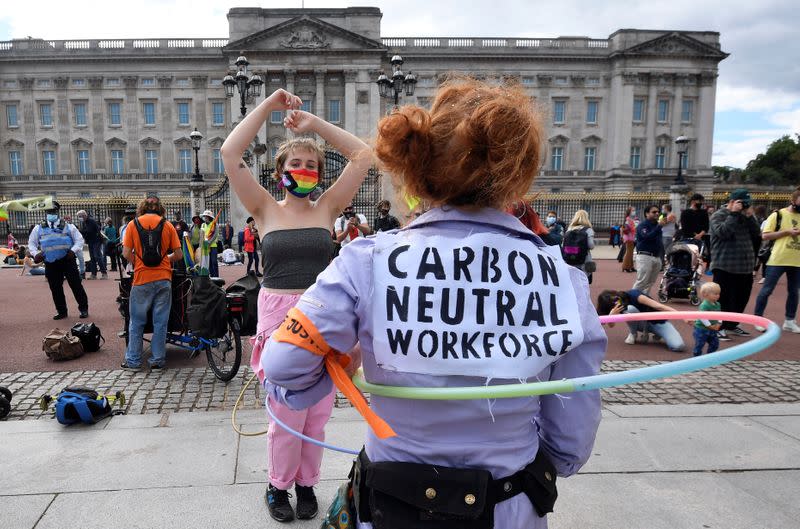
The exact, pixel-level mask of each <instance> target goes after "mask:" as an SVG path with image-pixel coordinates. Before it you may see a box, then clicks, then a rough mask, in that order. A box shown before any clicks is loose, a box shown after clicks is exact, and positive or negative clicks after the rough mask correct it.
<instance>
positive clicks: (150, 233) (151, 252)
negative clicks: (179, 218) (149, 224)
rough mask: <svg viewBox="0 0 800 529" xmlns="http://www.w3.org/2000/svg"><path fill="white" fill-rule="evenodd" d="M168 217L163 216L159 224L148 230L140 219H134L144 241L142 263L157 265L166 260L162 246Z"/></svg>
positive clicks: (151, 265) (150, 265)
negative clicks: (163, 232) (162, 236)
mask: <svg viewBox="0 0 800 529" xmlns="http://www.w3.org/2000/svg"><path fill="white" fill-rule="evenodd" d="M165 222H166V219H165V218H164V217H161V220H160V221H159V223H158V226H156V227H155V228H153V229H152V230H146V229H145V228H144V227H142V225H141V223H139V219H138V218H136V219H133V224H134V226H136V231H137V232H139V240H140V241H141V243H142V255H141V256H140V257H141V259H142V263H144V265H145V266H149V267H156V266H158V265H160V264H161V261H163V260H164V255H166V254H165V252H164V250H163V249H162V248H161V232H162V231H163V230H164V223H165Z"/></svg>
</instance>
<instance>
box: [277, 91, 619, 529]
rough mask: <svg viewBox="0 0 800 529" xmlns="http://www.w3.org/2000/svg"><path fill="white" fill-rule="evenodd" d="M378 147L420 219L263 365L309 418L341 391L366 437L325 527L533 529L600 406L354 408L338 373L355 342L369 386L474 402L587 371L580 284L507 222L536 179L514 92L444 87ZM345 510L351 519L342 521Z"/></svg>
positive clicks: (580, 459) (382, 241)
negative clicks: (485, 393)
mask: <svg viewBox="0 0 800 529" xmlns="http://www.w3.org/2000/svg"><path fill="white" fill-rule="evenodd" d="M377 134H378V135H377V139H376V141H375V153H376V157H377V158H378V159H379V160H380V162H381V164H382V166H383V167H384V168H385V169H386V170H387V171H389V172H391V174H392V175H393V177H394V178H395V179H396V182H398V183H399V184H401V186H402V188H403V191H405V192H406V193H407V194H408V195H410V196H415V197H418V198H419V199H420V201H422V202H423V203H425V204H429V205H430V209H429V210H428V211H427V212H425V213H423V214H422V215H421V216H420V217H419V218H417V219H416V220H414V221H413V222H411V223H410V224H408V225H407V226H405V227H404V228H402V229H400V230H392V231H388V232H385V231H384V232H380V233H378V234H376V236H375V237H361V238H358V239H356V240H354V241H353V242H351V243H350V244H348V245H347V246H345V247H344V248H343V249H342V251H341V253H340V254H339V256H338V257H337V258H336V259H334V261H333V262H332V263H331V264H330V266H328V268H327V269H326V270H325V271H324V272H323V273H321V274H320V275H319V277H318V278H317V281H316V283H315V284H314V285H313V286H312V287H311V288H309V289H308V290H307V291H306V292H305V293H304V294H303V296H302V297H301V299H300V301H298V303H297V305H296V306H295V307H292V309H291V310H290V312H289V314H288V315H287V323H286V324H284V325H281V326H280V327H279V328H278V329H277V330H276V331H275V332H274V333H273V334H272V335H271V337H270V340H269V342H268V345H267V347H266V349H265V353H264V355H263V357H262V364H263V365H264V369H265V373H266V375H267V379H268V380H269V381H270V382H272V383H274V384H276V385H278V386H279V387H280V388H281V390H280V393H279V394H278V397H279V398H282V399H283V400H284V401H285V402H286V404H287V405H289V406H291V407H293V408H302V407H305V406H314V405H316V402H318V400H319V398H320V397H319V396H320V395H325V394H327V392H329V391H330V390H331V387H332V384H333V383H335V384H336V385H337V386H338V387H339V388H340V389H341V390H342V392H343V393H344V394H345V395H346V396H348V398H351V399H352V401H353V402H354V404H355V405H356V406H357V409H358V410H359V412H361V413H362V414H363V415H364V417H365V418H366V420H367V422H368V424H369V426H370V428H369V429H368V430H367V437H366V442H365V448H364V450H363V451H362V452H361V454H360V455H359V458H358V463H357V466H356V467H355V468H354V469H353V473H352V480H353V481H352V489H351V491H350V492H352V493H353V494H352V495H351V494H350V493H349V492H348V491H347V490H346V489H344V490H343V489H341V488H340V495H338V496H337V499H336V500H335V501H334V503H333V508H332V510H331V511H329V513H328V516H327V517H326V520H325V521H324V522H323V526H324V527H329V526H333V527H340V526H341V524H340V523H339V522H341V520H344V519H346V520H347V521H348V522H349V523H350V524H351V525H350V526H351V527H359V528H365V527H368V526H370V525H368V524H367V523H366V522H370V523H372V524H374V526H375V527H377V528H381V529H406V528H409V527H414V528H418V529H419V528H436V529H456V528H458V529H465V528H470V529H490V528H497V529H523V528H524V529H544V528H545V527H546V526H547V521H546V517H545V516H546V514H547V513H548V512H550V511H552V510H553V502H554V501H555V497H556V488H555V480H556V475H559V476H567V475H570V474H574V473H575V472H577V471H578V469H580V467H581V466H582V465H583V464H584V463H585V462H586V460H587V459H588V458H589V456H590V454H591V451H592V444H593V443H594V438H595V432H596V430H597V426H598V424H599V422H600V394H599V392H598V391H582V392H577V393H571V394H570V395H569V396H568V397H567V398H562V397H561V396H558V395H544V396H532V397H520V398H507V399H502V398H500V399H496V400H494V399H493V400H487V399H472V400H412V399H401V398H393V397H387V396H382V395H378V394H376V393H373V394H372V395H371V398H370V403H369V406H366V405H365V402H364V401H363V400H361V399H360V398H359V395H358V393H357V392H356V391H355V388H354V387H353V386H352V382H350V381H349V380H348V379H347V376H346V375H347V370H346V369H348V368H350V369H352V365H353V364H356V363H357V358H356V357H355V354H354V353H349V352H348V351H351V350H353V348H354V345H355V344H356V343H358V344H360V347H359V350H360V352H361V356H362V358H363V368H364V378H366V380H367V381H368V382H371V383H374V384H381V385H390V386H403V387H435V388H448V387H461V386H472V387H475V388H477V387H481V388H482V387H484V386H493V385H496V384H514V383H519V381H520V380H527V381H531V382H533V381H535V380H537V379H538V380H562V379H570V378H573V377H582V376H588V375H593V374H595V373H597V372H598V371H599V369H600V363H601V361H602V359H603V355H604V353H605V349H606V335H605V332H603V329H602V327H601V326H600V322H599V319H598V317H597V313H596V311H595V310H594V307H593V306H592V303H591V300H590V299H589V285H588V282H587V279H586V275H585V274H584V273H583V272H581V271H580V270H578V269H577V268H574V267H571V266H567V264H566V263H565V262H564V260H563V259H562V257H561V252H560V250H559V248H557V247H554V246H547V245H546V244H545V243H544V242H543V241H542V239H541V238H540V237H539V236H537V235H536V234H534V233H532V232H531V231H530V230H529V229H528V228H527V227H525V226H524V225H523V224H522V223H520V222H519V221H518V220H517V219H516V218H514V217H512V216H511V215H508V214H507V213H505V205H506V204H509V203H512V202H514V201H515V200H519V199H521V198H522V196H523V194H524V193H526V192H527V191H528V189H530V186H531V184H532V183H533V180H534V178H535V177H536V175H537V174H538V173H539V170H540V168H541V166H540V162H541V153H542V151H543V149H542V147H543V145H544V144H545V142H546V141H547V140H546V136H545V129H544V128H543V127H542V125H541V121H540V118H539V115H538V113H537V112H536V111H535V109H534V107H533V105H532V103H531V100H530V95H529V94H528V93H526V92H525V90H524V89H523V88H522V87H521V86H515V85H509V86H492V85H489V84H486V83H481V82H479V81H475V80H454V81H449V82H447V83H444V84H443V85H442V86H440V87H439V89H438V91H437V94H436V97H435V98H434V101H433V104H432V107H431V109H430V110H428V109H425V108H421V107H418V106H413V105H409V106H404V107H401V108H399V109H398V110H396V111H395V112H393V113H391V114H390V115H388V116H385V117H384V118H383V119H381V121H380V122H379V124H378V133H377ZM401 196H402V195H401ZM339 353H343V354H339ZM348 360H349V362H348ZM323 366H325V367H324V368H323ZM354 443H355V439H350V442H349V443H348V445H350V446H351V447H353V446H354ZM350 498H352V499H353V502H354V504H355V505H353V508H354V510H352V511H350V514H351V516H348V515H346V514H343V513H342V512H339V509H340V508H341V507H342V506H345V505H347V504H348V503H349V500H350ZM356 513H357V518H358V524H356V523H354V521H355V519H356ZM328 524H329V525H328Z"/></svg>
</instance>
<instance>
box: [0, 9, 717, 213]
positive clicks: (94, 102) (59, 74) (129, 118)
mask: <svg viewBox="0 0 800 529" xmlns="http://www.w3.org/2000/svg"><path fill="white" fill-rule="evenodd" d="M381 16H382V14H381V12H380V10H379V9H378V8H371V7H352V8H341V9H338V8H337V9H261V8H234V9H231V10H230V12H229V13H228V22H229V28H228V32H229V35H228V38H219V39H216V38H208V39H171V38H163V39H158V38H147V39H105V40H92V39H87V40H69V41H52V40H46V39H40V38H27V39H16V40H12V41H7V42H0V112H1V113H2V118H1V119H2V122H1V123H0V157H1V159H0V196H4V197H5V198H6V199H10V198H19V197H22V196H31V195H34V194H41V193H55V194H56V195H57V197H68V196H73V197H84V198H91V197H95V196H102V195H109V196H122V195H131V196H134V195H135V196H142V195H143V194H146V193H169V194H172V195H178V196H181V195H182V196H188V189H189V180H190V176H191V174H192V173H194V170H195V168H194V151H193V150H192V144H191V140H190V137H189V136H190V133H191V132H192V131H193V130H194V129H195V128H197V130H198V131H200V132H201V133H202V134H203V136H204V140H203V144H202V148H201V149H200V151H199V171H200V173H202V174H203V175H205V178H206V180H207V181H210V182H212V183H213V182H215V181H217V182H218V181H220V179H221V178H222V174H221V173H222V172H223V169H222V165H221V161H220V156H219V149H220V146H221V144H222V142H223V141H224V140H225V137H226V135H227V133H228V132H229V131H230V130H231V129H232V127H233V126H234V125H235V124H236V122H237V121H238V120H239V119H240V108H239V107H240V104H239V94H238V93H236V94H235V95H234V97H233V98H227V97H226V95H225V90H224V87H223V84H222V79H223V77H224V76H225V75H227V74H228V73H229V72H233V71H235V70H236V66H234V63H235V61H236V60H237V57H238V56H240V55H245V56H246V57H247V59H248V60H249V62H250V65H249V71H250V73H255V74H258V75H259V76H260V77H261V79H262V80H263V82H264V85H263V86H262V87H261V95H260V96H259V97H257V98H255V99H250V100H249V101H246V105H247V107H248V108H253V106H254V105H255V104H257V103H258V102H260V101H261V99H262V98H263V97H264V96H265V94H266V95H268V94H270V93H271V92H272V91H273V90H275V89H277V88H285V89H287V90H289V91H292V92H294V93H296V94H297V95H299V96H300V97H301V98H302V99H303V101H304V108H305V109H306V110H309V111H311V112H313V113H315V114H317V115H319V116H324V117H325V118H326V119H327V120H329V121H331V122H333V123H336V124H338V125H339V126H341V127H343V128H345V129H346V130H348V131H350V132H353V133H355V134H357V135H359V136H361V137H363V138H369V137H371V136H372V135H373V134H374V131H375V128H376V124H377V122H378V120H379V119H380V117H381V116H382V115H383V114H385V113H386V112H387V111H389V110H390V109H391V107H392V105H393V103H394V102H393V101H391V100H387V99H384V98H381V97H380V95H379V91H378V86H377V85H376V82H375V81H376V79H377V78H378V76H379V75H380V73H381V72H382V71H383V72H387V73H389V74H391V70H392V67H391V65H390V64H389V63H390V60H391V58H392V56H394V55H401V56H402V58H403V59H404V61H405V63H404V64H403V66H402V68H403V70H404V71H405V72H406V73H408V72H409V71H410V72H413V74H414V75H416V79H417V85H416V91H415V93H414V95H413V96H406V95H403V96H401V98H400V104H405V103H416V104H418V105H422V106H430V103H431V100H432V98H433V96H434V93H435V90H436V87H437V85H438V84H439V83H440V82H441V80H442V79H444V78H446V77H447V75H448V74H451V73H457V74H468V75H472V76H476V77H478V78H482V79H486V80H488V81H490V82H509V81H510V82H518V83H520V84H521V85H522V86H524V87H525V88H526V89H527V90H528V91H529V93H530V95H531V98H532V104H536V105H538V106H539V108H541V110H542V113H543V115H544V116H545V117H544V119H545V122H546V128H547V138H548V142H547V145H546V147H545V148H546V153H545V156H544V166H543V167H542V172H541V175H540V177H539V178H538V179H537V181H536V183H535V184H534V185H535V189H536V190H541V191H545V192H589V193H603V192H614V193H620V192H654V191H665V190H667V189H668V188H669V186H670V184H671V183H672V181H673V180H674V178H675V173H676V171H677V166H678V155H677V152H676V149H675V143H674V141H675V139H676V138H677V137H678V136H685V137H686V138H688V140H689V143H688V152H687V155H686V156H685V157H684V158H683V162H684V163H683V168H684V170H683V174H684V175H685V177H686V180H687V182H688V183H689V185H690V186H692V187H693V188H694V189H697V190H699V191H701V192H708V191H710V189H711V186H712V170H711V154H712V140H713V127H714V104H715V94H716V79H717V71H718V70H717V68H718V64H719V62H720V61H721V60H723V59H724V58H725V57H727V54H726V53H724V52H723V51H721V50H720V44H719V33H716V32H695V31H654V30H638V29H623V30H619V31H616V32H614V33H613V34H612V35H610V36H609V37H608V38H603V39H592V38H588V37H559V38H541V39H540V38H516V37H496V38H483V37H480V38H479V37H474V38H473V37H383V36H382V35H381ZM282 117H283V116H282V115H281V114H280V113H273V115H272V116H270V119H268V120H267V122H266V123H265V124H264V126H263V128H262V130H261V132H260V134H259V141H260V142H261V143H263V144H265V145H266V146H267V151H266V152H265V153H264V154H263V155H262V156H261V159H260V161H259V163H261V164H265V165H266V164H269V159H268V157H269V155H270V153H272V152H274V150H275V149H276V148H277V146H278V144H279V143H280V142H281V141H283V140H284V139H285V138H286V135H287V133H286V131H285V130H284V128H283V126H282ZM386 187H388V186H386ZM386 193H387V194H388V193H390V192H389V191H386Z"/></svg>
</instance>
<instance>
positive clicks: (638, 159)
mask: <svg viewBox="0 0 800 529" xmlns="http://www.w3.org/2000/svg"><path fill="white" fill-rule="evenodd" d="M641 165H642V148H641V147H639V146H633V147H631V169H639V168H641Z"/></svg>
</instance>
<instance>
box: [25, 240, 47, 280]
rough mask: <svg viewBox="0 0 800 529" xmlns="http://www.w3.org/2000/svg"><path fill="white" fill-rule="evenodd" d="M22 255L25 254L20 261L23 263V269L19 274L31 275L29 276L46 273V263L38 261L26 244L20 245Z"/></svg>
mask: <svg viewBox="0 0 800 529" xmlns="http://www.w3.org/2000/svg"><path fill="white" fill-rule="evenodd" d="M20 255H24V257H23V258H22V261H21V262H20V263H19V264H21V265H22V270H21V271H20V273H19V275H21V276H24V275H29V276H43V275H44V263H37V262H35V261H34V260H33V257H31V252H29V251H28V249H27V248H25V247H24V246H20Z"/></svg>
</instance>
